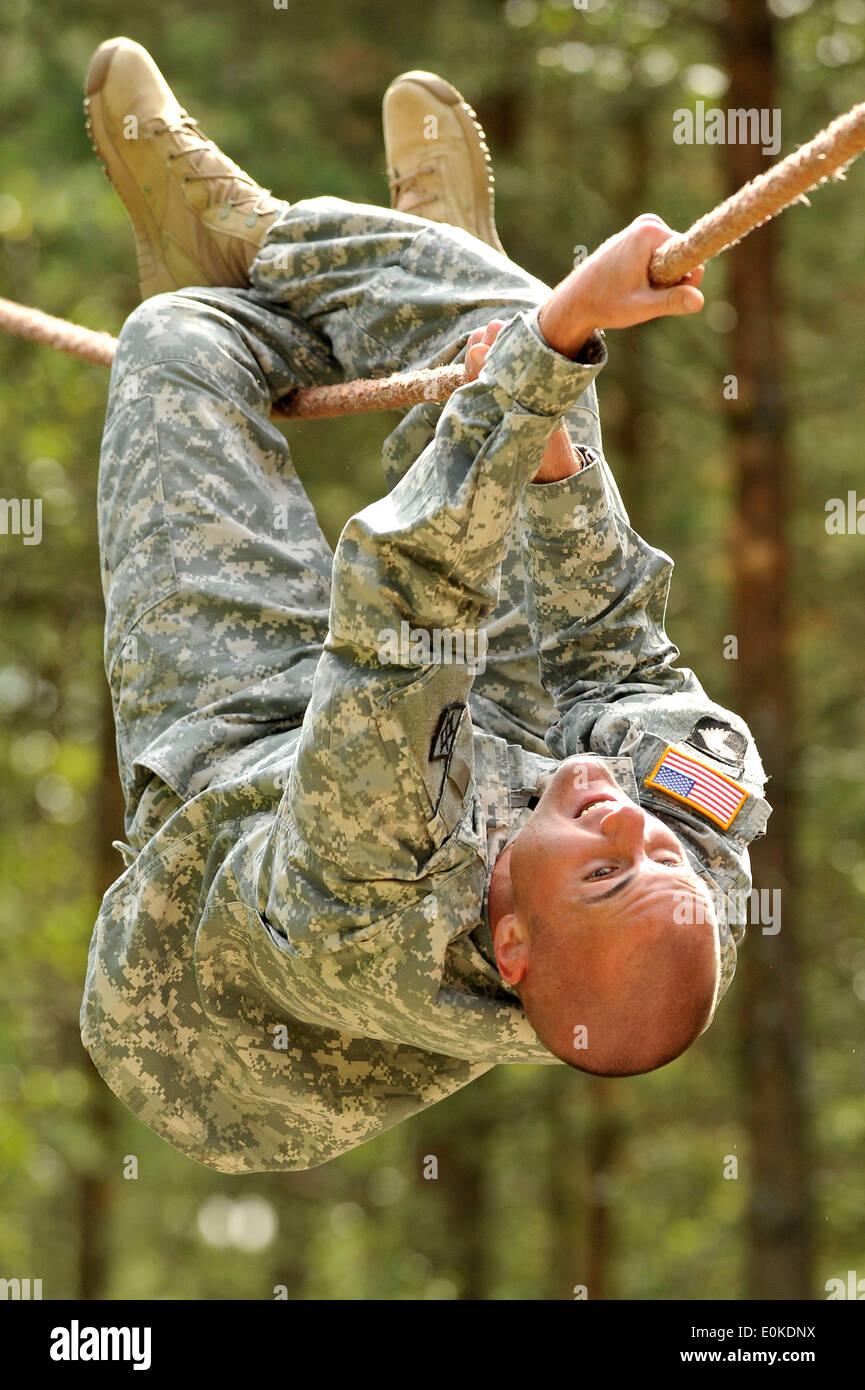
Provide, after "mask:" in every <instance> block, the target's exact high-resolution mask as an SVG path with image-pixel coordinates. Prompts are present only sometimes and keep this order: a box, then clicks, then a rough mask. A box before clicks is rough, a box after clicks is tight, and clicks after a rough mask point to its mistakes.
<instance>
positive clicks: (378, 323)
mask: <svg viewBox="0 0 865 1390" xmlns="http://www.w3.org/2000/svg"><path fill="white" fill-rule="evenodd" d="M250 276H251V281H252V285H253V289H254V291H255V293H256V294H257V295H259V296H261V299H262V301H263V302H265V303H271V304H279V305H282V306H285V307H287V308H289V309H290V310H291V311H292V312H293V313H296V314H299V315H302V316H303V317H304V318H305V319H306V321H307V322H308V323H311V324H314V325H316V326H317V327H319V328H321V330H322V332H324V333H326V334H327V336H328V339H329V341H330V343H331V347H332V351H333V353H334V356H335V358H336V359H337V360H338V361H339V363H340V367H341V368H342V370H343V372H344V373H345V375H346V377H352V376H370V375H377V374H385V373H389V372H394V371H399V370H404V369H407V368H414V367H421V366H434V365H437V364H439V363H444V362H449V361H453V360H456V359H457V358H459V357H460V356H461V354H462V352H463V351H464V348H465V343H466V339H467V338H468V336H469V334H470V333H471V332H472V330H473V329H475V328H478V327H480V326H482V325H485V324H487V323H489V321H490V320H491V319H494V318H503V319H508V318H511V317H512V316H513V315H514V314H515V313H517V312H519V311H520V310H522V309H530V308H533V307H534V306H536V305H537V304H539V303H541V302H542V301H543V300H544V299H545V298H546V297H547V295H548V294H549V288H548V287H547V286H546V285H544V284H543V282H542V281H540V280H537V279H535V277H534V276H531V275H529V274H528V273H527V272H526V271H524V270H522V269H521V268H520V267H519V266H517V265H515V264H514V262H512V261H510V260H509V259H508V258H507V257H506V256H504V255H502V254H501V253H499V252H498V251H496V250H494V249H493V248H491V247H490V246H487V245H485V244H483V243H482V242H480V241H479V240H478V239H477V238H476V237H474V236H471V235H470V234H469V233H467V232H465V231H463V230H462V229H460V228H456V227H452V226H450V225H448V224H446V223H431V222H427V221H425V220H423V219H420V218H417V217H414V216H412V215H411V214H407V213H401V212H398V211H393V210H390V211H389V210H387V209H383V208H378V207H371V206H365V205H361V204H354V203H346V202H343V201H342V200H341V199H338V198H313V199H309V200H307V201H306V202H302V203H295V204H293V205H292V206H290V207H287V208H286V210H285V212H284V213H283V214H282V216H281V217H280V218H278V219H277V222H276V223H275V225H274V226H273V227H272V228H271V230H270V232H269V233H268V236H267V239H266V241H265V243H264V246H263V247H262V250H261V252H260V253H259V255H258V257H257V259H256V260H255V262H254V263H253V265H252V268H251V271H250ZM440 413H441V407H440V406H435V405H424V406H418V407H416V408H415V409H414V410H413V411H411V412H409V414H408V415H407V416H406V418H405V419H404V420H403V421H402V422H401V424H400V425H399V426H398V428H397V429H396V430H395V431H394V433H393V434H392V435H391V437H390V439H389V440H388V441H387V444H386V446H385V450H384V463H385V474H386V478H387V482H388V486H393V485H394V483H395V482H396V481H397V480H398V478H399V477H400V476H401V475H402V473H403V472H404V471H405V470H406V469H407V468H408V467H409V466H410V465H411V463H412V461H413V460H414V459H415V458H417V457H418V455H419V454H420V453H421V452H422V450H423V448H424V447H425V445H426V444H427V442H428V441H429V439H430V438H431V436H432V433H433V432H434V430H435V425H436V421H437V419H438V416H439V414H440ZM567 424H568V429H569V432H570V434H571V438H572V440H573V442H574V443H575V444H585V445H590V446H591V447H593V448H594V449H595V450H597V451H598V453H599V454H600V456H601V460H602V466H603V467H604V468H606V463H605V462H603V452H602V442H601V432H600V424H599V419H598V405H597V398H596V394H595V388H594V385H592V386H590V387H589V388H588V390H587V391H585V392H584V393H583V395H582V396H581V397H580V399H579V401H577V402H576V403H575V406H574V408H573V410H572V411H571V412H570V414H569V415H568V417H567ZM611 485H612V488H613V495H614V496H618V494H617V492H616V490H615V483H614V482H612V479H611ZM622 514H623V515H624V508H622ZM575 524H579V518H578V517H575ZM487 638H488V649H487V654H486V664H485V668H484V670H483V671H482V672H481V673H480V674H479V675H478V677H477V679H476V681H475V687H474V691H473V695H472V713H473V717H474V719H475V722H476V724H477V725H478V726H479V727H481V728H484V729H486V730H487V731H488V732H490V733H496V734H498V735H500V736H501V737H504V738H509V739H512V740H514V741H519V742H520V743H522V744H523V745H524V746H526V747H530V748H533V749H534V750H535V751H537V752H543V751H546V749H545V745H544V743H543V735H544V732H545V731H546V729H547V728H548V727H549V724H550V723H551V721H552V719H553V717H554V710H553V707H552V703H551V701H550V699H549V696H548V695H547V693H546V691H545V690H544V689H543V687H542V685H541V683H540V677H539V673H538V662H537V654H536V652H535V650H534V647H533V645H532V640H531V634H530V632H529V628H528V624H527V622H526V618H525V584H524V573H523V566H522V560H521V557H520V547H519V533H518V530H517V529H516V528H515V531H514V535H513V536H512V539H511V546H510V548H509V553H508V557H507V560H506V561H505V564H504V566H503V570H502V586H501V595H500V601H499V605H498V608H497V610H496V612H495V614H494V615H493V617H492V619H491V620H490V623H489V625H488V628H487Z"/></svg>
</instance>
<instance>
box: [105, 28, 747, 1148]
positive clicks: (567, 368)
mask: <svg viewBox="0 0 865 1390" xmlns="http://www.w3.org/2000/svg"><path fill="white" fill-rule="evenodd" d="M87 93H88V113H89V122H90V129H91V134H92V138H93V141H94V145H95V147H96V149H97V153H98V154H99V156H100V158H101V159H102V161H103V163H104V164H105V166H106V169H107V171H108V173H109V176H110V177H111V179H112V182H113V183H114V184H115V187H116V188H117V190H118V192H119V193H120V195H121V196H122V197H123V200H124V202H125V203H126V206H127V208H128V210H129V211H130V213H131V215H132V220H133V225H134V228H135V232H136V237H137V242H138V255H139V269H140V274H141V281H142V294H143V296H144V301H143V303H142V304H141V306H140V307H139V308H138V309H136V310H135V312H134V313H133V314H132V315H131V316H130V317H129V319H128V320H127V322H126V324H125V326H124V328H123V331H122V333H121V335H120V342H119V347H118V351H117V355H116V358H115V361H114V366H113V371H112V378H111V388H110V399H109V405H108V412H107V419H106V426H105V434H104V439H103V448H102V457H101V465H100V483H99V534H100V553H101V563H102V572H103V584H104V591H105V598H106V635H105V659H106V670H107V674H108V679H109V683H110V686H111V692H112V698H113V705H114V713H115V720H116V725H117V748H118V761H119V767H120V775H121V780H122V783H123V791H124V797H125V804H126V820H125V833H126V841H125V842H123V843H122V844H120V845H119V847H120V848H121V851H122V853H123V855H124V859H125V862H126V865H127V867H126V871H125V872H124V874H123V875H122V877H121V878H120V879H119V880H118V881H117V882H116V883H115V884H114V885H113V887H112V888H111V889H110V890H109V891H108V892H107V893H106V895H105V898H104V900H103V903H102V907H101V910H100V913H99V918H98V921H97V923H96V927H95V930H94V934H93V940H92V943H91V949H90V959H89V964H88V972H87V980H86V985H85V994H84V1000H83V1003H82V1009H81V1028H82V1037H83V1041H84V1044H85V1046H86V1047H87V1049H88V1051H89V1052H90V1054H91V1056H92V1057H93V1060H94V1062H95V1063H96V1065H97V1067H98V1068H99V1070H100V1072H101V1074H102V1075H103V1077H104V1078H105V1080H106V1081H107V1083H108V1084H109V1086H110V1087H111V1088H112V1089H113V1090H114V1091H115V1092H116V1094H117V1095H118V1096H119V1097H120V1098H121V1099H122V1100H123V1101H124V1102H125V1103H126V1104H127V1105H128V1106H129V1107H130V1108H131V1109H132V1110H133V1111H134V1112H135V1113H136V1114H137V1115H138V1116H139V1117H140V1118H141V1119H142V1120H143V1121H144V1122H145V1123H146V1124H148V1125H149V1126H150V1127H151V1128H152V1129H154V1130H155V1131H156V1132H157V1133H158V1134H160V1135H161V1136H162V1137H163V1138H165V1139H166V1140H168V1141H169V1142H170V1143H171V1144H173V1145H175V1146H176V1147H177V1148H178V1149H180V1150H181V1151H182V1152H184V1153H186V1154H188V1155H190V1156H191V1157H193V1158H195V1159H197V1160H198V1161H200V1162H202V1163H205V1164H208V1165H210V1166H211V1167H214V1168H217V1169H220V1170H222V1171H224V1172H243V1171H255V1170H265V1169H280V1168H306V1167H311V1166H314V1165H316V1164H320V1163H323V1162H326V1161H327V1160H329V1159H331V1158H333V1157H335V1156H336V1155H338V1154H340V1153H342V1152H344V1151H345V1150H347V1149H350V1148H352V1147H353V1146H355V1145H357V1144H360V1143H362V1142H364V1141H365V1140H367V1139H370V1138H371V1137H373V1136H374V1135H376V1134H378V1133H380V1132H381V1131H383V1130H385V1129H387V1128H389V1127H390V1126H392V1125H394V1124H396V1123H398V1122H399V1121H401V1120H404V1119H405V1118H407V1117H408V1116H410V1115H412V1114H414V1113H415V1112H417V1111H418V1110H420V1109H422V1108H423V1107H425V1106H428V1105H431V1104H432V1103H434V1102H435V1101H438V1100H441V1099H442V1098H443V1097H445V1096H447V1095H449V1094H451V1093H452V1092H453V1091H455V1090H457V1089H458V1088H460V1087H462V1086H464V1085H466V1084H467V1083H468V1082H470V1081H472V1080H473V1079H474V1078H476V1077H478V1076H481V1075H482V1074H483V1073H484V1072H486V1071H487V1070H489V1069H490V1068H491V1067H493V1066H495V1065H497V1064H500V1063H507V1062H538V1063H552V1064H556V1063H558V1062H559V1061H563V1062H566V1063H568V1064H570V1065H571V1066H574V1067H576V1068H577V1069H579V1070H583V1071H588V1072H595V1073H600V1074H603V1075H631V1074H635V1073H639V1072H646V1071H650V1070H652V1069H654V1068H656V1067H659V1066H663V1065H665V1064H666V1063H667V1062H669V1061H671V1060H673V1059H674V1058H675V1057H677V1056H679V1055H680V1054H681V1053H682V1052H683V1051H684V1050H685V1049H686V1048H687V1047H689V1046H690V1045H691V1043H692V1042H694V1040H695V1039H696V1038H697V1037H699V1036H700V1034H701V1033H702V1032H703V1031H705V1029H706V1028H707V1027H708V1025H709V1023H710V1022H711V1019H712V1017H713V1015H714V1012H715V1009H716V1007H717V1004H718V1001H719V999H720V997H721V996H722V995H723V993H724V992H725V990H726V989H727V987H728V986H729V983H730V980H731V978H732V975H733V971H734V969H735V960H736V943H737V942H738V941H739V940H740V939H741V936H742V934H743V926H742V924H741V923H737V922H729V921H728V920H727V918H726V916H725V915H724V914H719V913H718V912H717V911H716V901H717V897H718V894H730V893H736V892H738V893H740V894H741V893H742V892H743V891H744V892H747V891H748V889H749V888H750V866H749V857H748V844H749V842H750V841H751V840H752V839H753V838H754V837H755V836H757V835H761V834H763V833H764V828H765V823H766V820H767V818H768V815H769V807H768V806H767V804H766V802H765V800H764V799H763V797H762V792H763V786H764V782H765V775H764V772H763V769H762V766H761V762H760V758H759V755H758V753H757V750H756V748H755V746H754V742H753V739H752V737H751V735H750V732H749V730H748V728H747V726H746V725H745V723H744V722H743V721H742V720H741V719H740V718H739V717H738V716H736V715H735V714H733V713H731V712H730V711H728V710H725V709H723V708H721V707H720V706H718V705H716V704H714V703H713V702H712V701H711V700H710V699H709V698H708V696H707V695H706V693H705V691H704V690H703V688H702V686H701V685H700V683H699V681H698V680H697V678H696V677H695V676H694V674H693V673H692V672H691V671H689V670H687V669H683V668H677V667H676V666H675V665H674V664H673V663H674V662H675V660H676V658H677V657H678V652H677V650H676V648H675V647H674V646H673V644H672V643H671V642H670V641H669V639H668V637H667V635H666V633H665V630H664V615H665V608H666V601H667V593H668V588H669V581H670V574H671V571H672V562H671V560H670V559H669V558H668V557H667V556H666V555H665V554H663V552H661V551H659V550H656V549H654V548H653V547H652V546H650V545H648V544H647V543H646V542H645V541H644V540H642V539H641V537H639V536H638V535H637V534H636V532H635V531H634V530H633V529H632V528H631V527H630V525H629V523H628V518H627V513H626V511H625V508H624V505H623V503H622V500H621V497H620V496H619V492H618V489H617V487H616V483H615V480H614V478H613V476H612V473H611V472H610V469H609V467H608V464H607V461H606V459H605V457H604V452H603V446H602V441H601V434H600V427H599V422H598V412H597V398H596V393H595V386H594V379H595V377H596V376H597V374H598V372H599V371H600V369H601V368H602V367H603V365H604V363H605V362H606V359H607V350H606V344H605V339H604V335H603V330H604V329H608V328H617V327H626V326H629V325H631V324H636V323H640V322H643V321H645V320H648V319H651V318H655V317H658V316H660V315H663V314H684V313H692V312H696V311H698V310H699V308H700V307H701V305H702V295H701V293H700V291H699V283H700V278H701V271H697V272H694V273H693V274H692V275H691V276H688V277H686V279H685V280H684V281H683V282H682V283H681V284H680V285H678V286H676V287H674V288H672V289H670V290H659V289H654V288H651V287H650V286H649V283H648V278H647V271H648V265H649V261H650V259H651V256H652V254H653V252H654V251H655V249H656V248H657V247H658V246H659V245H660V244H661V243H662V242H663V241H664V240H665V239H666V237H667V236H668V235H669V231H670V229H669V228H668V227H666V225H665V224H664V223H663V222H662V221H661V219H660V218H657V217H654V216H644V217H641V218H638V219H636V221H635V222H634V223H632V224H631V225H630V226H629V227H627V228H625V229H624V231H622V232H620V233H619V234H618V235H617V236H614V237H612V238H610V240H609V241H607V242H605V243H604V244H603V245H602V246H601V247H599V248H598V250H597V251H596V252H595V253H594V254H593V255H592V256H591V257H589V258H588V260H586V261H585V262H584V263H583V264H582V265H580V266H579V267H577V268H576V269H575V270H573V271H572V272H571V273H570V274H569V275H568V276H567V277H566V279H565V280H563V281H562V283H561V284H560V285H559V286H557V287H556V288H555V289H554V290H552V291H551V290H550V289H549V287H548V286H546V285H543V284H542V283H541V282H539V281H537V280H535V279H534V278H533V277H532V276H530V275H528V274H526V272H524V271H522V270H521V269H520V268H519V267H517V266H516V265H514V264H513V263H512V262H511V261H509V260H508V259H507V257H506V256H505V255H504V254H503V253H502V251H501V248H500V244H499V243H498V238H497V235H496V232H495V227H494V223H493V220H492V203H491V192H490V178H489V172H488V167H487V160H486V150H485V146H484V145H483V143H482V140H481V133H480V131H479V128H478V127H477V125H476V123H475V122H474V120H473V119H472V116H473V113H471V111H470V109H469V108H468V107H466V105H465V103H463V102H462V100H461V98H460V97H459V94H458V93H456V92H455V91H454V89H453V88H451V87H449V86H448V85H447V84H446V83H443V82H442V81H441V79H438V78H435V77H434V76H432V75H430V74H420V73H412V74H406V75H404V77H402V78H400V79H398V80H397V81H396V82H395V83H394V84H392V86H391V88H390V89H389V91H388V94H387V96H386V99H385V125H386V132H385V133H386V141H387V147H388V157H389V162H390V164H391V166H392V169H393V199H394V203H395V206H394V207H393V208H392V209H390V210H387V209H383V208H376V207H372V206H366V205H360V204H353V203H348V202H345V201H343V200H341V199H338V198H313V199H309V200H306V201H299V202H289V203H284V202H280V201H278V200H276V199H274V198H272V197H271V196H270V195H269V194H268V193H267V192H266V191H265V190H263V189H261V188H259V187H258V186H257V185H255V184H254V183H253V181H252V180H251V179H249V177H248V176H247V175H245V174H243V173H242V172H241V171H240V170H239V169H237V167H236V166H235V165H233V164H232V163H231V162H230V161H229V160H227V159H226V158H225V156H224V155H222V154H221V152H220V151H219V150H218V149H217V148H216V146H215V145H213V144H212V142H210V141H208V140H207V139H206V137H204V136H203V135H202V133H201V132H200V130H198V128H197V127H196V126H195V125H194V123H193V122H192V120H191V118H190V117H189V116H187V114H186V113H185V112H184V111H183V110H182V109H181V108H180V107H179V106H178V104H177V102H176V100H175V98H174V97H173V96H172V94H171V92H170V90H169V88H168V87H167V85H166V84H165V82H164V79H163V78H162V77H161V75H160V74H159V72H158V70H157V69H156V68H155V66H154V65H153V63H152V61H151V60H150V59H149V57H148V55H147V54H146V53H145V52H144V50H143V49H141V48H140V47H139V46H138V45H137V44H134V43H132V42H131V41H129V40H123V39H121V40H111V41H109V42H108V43H107V44H104V45H102V47H101V48H100V49H99V50H97V53H96V55H95V56H94V59H93V62H92V63H91V67H90V72H89V74H88V82H87ZM430 113H433V114H435V115H436V118H437V121H438V130H439V134H438V139H437V140H436V141H433V142H429V141H427V140H425V139H424V133H425V131H426V130H428V128H429V127H428V125H426V126H425V118H426V117H427V116H428V115H429V114H430ZM130 114H134V115H135V116H136V117H137V119H138V138H137V139H136V140H124V138H123V129H124V125H123V123H124V120H125V119H126V118H128V116H129V115H130ZM457 222H459V223H461V224H462V225H461V226H456V225H450V224H452V223H457ZM463 351H465V352H466V375H467V382H466V385H465V386H463V387H462V388H461V389H460V390H458V391H457V392H455V394H454V395H453V396H452V397H451V399H450V400H449V401H448V402H447V403H446V404H445V405H444V406H442V405H434V404H424V405H422V406H418V407H415V408H414V409H413V410H411V411H409V412H408V413H407V414H406V415H405V416H404V418H403V419H402V420H401V422H400V424H399V425H398V426H397V428H396V430H395V431H394V432H393V433H392V434H391V436H390V437H389V439H388V440H387V442H386V444H385V446H384V454H383V457H384V464H385V473H386V481H387V485H388V487H389V488H390V491H389V492H388V493H387V495H386V496H385V497H384V498H383V499H382V500H380V501H378V502H376V503H374V504H373V505H371V506H369V507H366V508H365V509H364V510H363V511H361V512H360V513H359V514H358V515H356V516H354V517H352V518H351V519H350V520H349V522H348V523H347V525H346V527H345V529H344V531H343V533H342V536H341V538H340V540H339V544H338V546H337V548H336V553H335V554H333V553H332V552H331V550H330V548H329V547H328V545H327V543H326V541H325V539H324V536H323V535H322V532H321V530H320V528H319V525H318V522H317V520H316V517H315V514H314V511H313V508H312V505H311V503H310V502H309V500H308V498H307V497H306V494H305V492H304V490H303V488H302V486H301V484H300V481H299V479H298V478H297V476H296V474H295V472H294V470H293V468H292V465H291V461H290V457H289V452H288V447H287V445H286V443H285V440H284V438H283V436H282V434H281V433H280V431H279V430H278V429H277V428H276V427H275V426H274V425H273V424H272V423H271V420H270V418H269V411H270V407H271V405H272V403H273V401H274V400H275V399H277V398H278V397H279V396H281V395H284V394H285V393H286V392H288V391H289V390H291V389H293V388H294V387H297V386H308V385H314V384H325V383H330V382H337V381H341V380H345V379H350V378H354V377H363V376H370V375H380V374H386V373H390V372H392V371H397V370H400V369H407V368H417V367H425V366H433V365H439V364H442V363H444V362H448V361H452V360H454V359H456V358H458V357H459V356H460V354H462V353H463ZM277 515H279V516H281V517H285V518H287V526H277V525H275V521H274V519H275V517H276V516H277ZM442 631H447V632H448V633H449V634H451V635H452V634H454V633H462V634H464V635H468V634H474V640H475V645H474V646H472V647H471V650H473V651H474V652H477V651H478V650H481V649H482V650H483V654H484V660H483V661H482V662H479V661H474V662H473V661H471V660H459V659H456V660H448V659H443V660H441V661H435V660H434V661H432V662H431V663H430V662H427V661H425V660H422V661H421V663H420V664H419V663H418V661H417V660H416V658H415V655H414V647H413V645H412V643H409V644H408V645H407V644H406V643H405V642H404V641H399V642H394V643H393V644H391V645H389V646H388V648H387V652H386V654H384V655H383V652H382V640H383V639H382V634H384V633H393V634H403V633H405V632H408V633H409V634H410V635H411V636H412V637H414V638H419V637H423V636H425V637H426V638H429V639H430V641H432V640H433V639H435V636H436V634H440V633H441V632H442ZM481 634H482V636H483V642H482V643H478V641H477V639H478V636H479V635H481ZM421 645H423V644H421ZM469 645H470V644H469V643H468V641H466V643H465V648H464V649H465V650H466V651H468V650H469ZM426 650H430V647H429V645H427V648H426ZM435 650H436V651H438V650H440V649H439V648H435Z"/></svg>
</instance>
